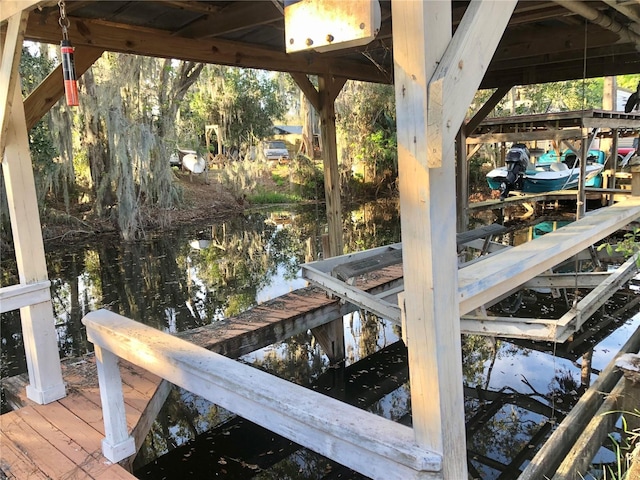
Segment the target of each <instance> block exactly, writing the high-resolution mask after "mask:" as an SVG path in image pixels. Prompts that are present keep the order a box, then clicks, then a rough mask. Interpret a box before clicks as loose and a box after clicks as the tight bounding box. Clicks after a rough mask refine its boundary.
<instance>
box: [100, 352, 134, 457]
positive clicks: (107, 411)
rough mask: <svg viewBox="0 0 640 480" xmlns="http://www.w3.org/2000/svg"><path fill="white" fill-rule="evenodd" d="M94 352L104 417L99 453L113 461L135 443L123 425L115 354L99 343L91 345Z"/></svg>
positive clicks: (122, 402) (125, 420)
mask: <svg viewBox="0 0 640 480" xmlns="http://www.w3.org/2000/svg"><path fill="white" fill-rule="evenodd" d="M95 353H96V369H97V370H98V382H99V384H100V401H101V402H102V417H103V419H104V434H105V438H104V439H103V440H102V453H103V454H104V456H105V457H106V458H107V459H108V460H110V461H112V462H114V463H116V462H119V461H120V460H122V459H124V458H127V457H129V456H131V455H133V454H135V453H136V445H135V441H134V440H133V437H132V436H130V435H129V431H128V429H127V418H126V416H125V412H124V396H123V394H122V379H121V378H120V369H119V368H118V357H117V356H116V355H114V354H113V353H112V352H111V351H109V350H108V349H104V348H102V346H101V345H99V344H96V345H95Z"/></svg>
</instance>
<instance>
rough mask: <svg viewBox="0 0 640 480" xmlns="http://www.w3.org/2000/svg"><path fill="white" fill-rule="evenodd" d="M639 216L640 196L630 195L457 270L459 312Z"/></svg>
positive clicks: (465, 311) (582, 248)
mask: <svg viewBox="0 0 640 480" xmlns="http://www.w3.org/2000/svg"><path fill="white" fill-rule="evenodd" d="M639 217H640V198H637V197H631V198H629V199H627V200H625V201H624V202H620V203H616V204H615V205H612V206H611V207H607V208H601V209H599V210H597V211H595V212H594V213H593V214H591V215H587V216H586V217H584V218H582V219H580V220H578V221H576V222H573V223H572V224H571V225H567V226H566V227H563V228H561V229H559V230H557V231H555V232H551V233H548V234H547V235H544V236H542V237H540V238H536V239H534V240H532V241H531V242H527V243H526V244H522V245H518V246H517V247H513V248H510V249H508V250H505V251H504V252H502V253H500V254H498V255H497V256H495V257H493V259H492V261H491V262H487V263H484V262H481V263H477V264H473V265H470V266H467V267H463V268H461V269H460V272H459V280H460V281H459V287H460V290H459V294H460V312H461V313H462V314H465V313H469V312H471V311H473V310H475V309H476V308H478V307H480V306H482V305H484V304H485V303H487V302H489V301H490V300H491V299H493V298H495V297H498V296H499V295H501V294H503V293H505V292H507V291H509V290H511V289H513V287H514V285H522V284H523V283H524V282H526V281H527V280H529V279H531V278H533V277H535V276H536V275H539V274H541V273H543V272H545V271H546V270H548V269H549V268H552V267H554V266H555V265H557V264H559V263H560V262H562V261H563V260H566V259H567V258H569V257H571V256H572V255H574V254H576V253H579V252H580V251H582V250H584V249H585V248H587V247H588V246H589V245H593V244H594V243H596V242H598V241H599V240H601V239H602V238H604V237H606V236H607V235H610V234H611V233H613V232H615V231H617V230H618V229H620V228H622V227H623V226H625V225H627V224H628V223H630V222H631V221H633V220H635V219H637V218H639Z"/></svg>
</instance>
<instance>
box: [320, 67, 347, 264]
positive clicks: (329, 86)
mask: <svg viewBox="0 0 640 480" xmlns="http://www.w3.org/2000/svg"><path fill="white" fill-rule="evenodd" d="M345 81H346V79H344V78H342V77H341V78H338V79H336V78H335V77H333V76H327V75H320V76H319V77H318V95H319V99H320V107H321V108H320V112H319V113H320V122H321V126H322V150H323V151H322V160H323V163H324V191H325V200H326V203H327V223H328V224H329V232H328V233H329V245H330V250H331V251H330V256H332V257H335V256H337V255H342V254H343V253H344V252H343V248H344V247H343V245H344V243H343V242H344V241H343V238H342V205H341V200H340V173H339V172H338V150H337V144H336V111H335V102H334V101H335V98H336V97H337V96H338V94H339V93H340V90H341V89H342V86H343V85H344V83H345Z"/></svg>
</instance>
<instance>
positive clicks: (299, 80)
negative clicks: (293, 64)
mask: <svg viewBox="0 0 640 480" xmlns="http://www.w3.org/2000/svg"><path fill="white" fill-rule="evenodd" d="M289 75H291V78H293V81H294V82H296V85H298V88H300V90H302V93H304V96H305V97H307V100H309V103H311V105H313V108H315V109H316V112H319V111H320V94H319V93H318V89H316V87H315V86H314V85H313V83H311V80H309V77H307V75H306V74H305V73H299V72H289Z"/></svg>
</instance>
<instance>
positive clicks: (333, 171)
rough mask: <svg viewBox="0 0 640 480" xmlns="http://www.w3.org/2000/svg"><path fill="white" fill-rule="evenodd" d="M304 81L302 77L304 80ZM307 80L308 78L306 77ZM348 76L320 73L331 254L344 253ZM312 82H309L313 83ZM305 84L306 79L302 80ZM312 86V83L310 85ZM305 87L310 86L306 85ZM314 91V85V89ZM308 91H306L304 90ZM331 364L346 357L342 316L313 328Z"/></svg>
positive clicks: (319, 90)
mask: <svg viewBox="0 0 640 480" xmlns="http://www.w3.org/2000/svg"><path fill="white" fill-rule="evenodd" d="M301 80H302V79H301ZM307 81H308V79H307ZM346 81H347V79H346V78H343V77H338V78H336V77H333V76H327V75H320V76H319V77H318V103H319V105H320V110H319V112H318V113H319V114H320V123H321V127H322V131H321V134H322V162H323V166H324V194H325V200H326V210H327V228H328V232H327V234H328V239H329V251H328V252H325V254H327V255H328V256H329V257H335V256H338V255H342V254H343V253H344V251H343V250H344V239H343V238H342V235H343V232H342V201H341V199H340V172H339V171H338V147H337V141H336V111H335V99H336V97H337V96H338V94H339V93H340V90H341V89H342V87H343V86H344V84H345V82H346ZM310 83H311V82H309V84H310ZM301 84H302V85H305V83H304V81H301ZM311 87H313V85H311ZM305 88H307V89H308V88H309V85H307V86H306V87H305ZM314 90H315V88H314ZM305 94H306V93H305ZM312 333H313V335H314V336H315V337H316V339H317V340H318V342H320V345H321V346H322V348H323V350H324V351H325V353H326V354H327V355H328V357H329V360H330V361H331V363H332V364H335V363H337V362H341V361H343V360H344V358H345V343H344V322H343V319H342V317H339V318H336V319H335V320H333V321H332V322H330V323H327V324H325V325H322V326H320V327H317V328H315V329H313V330H312Z"/></svg>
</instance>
